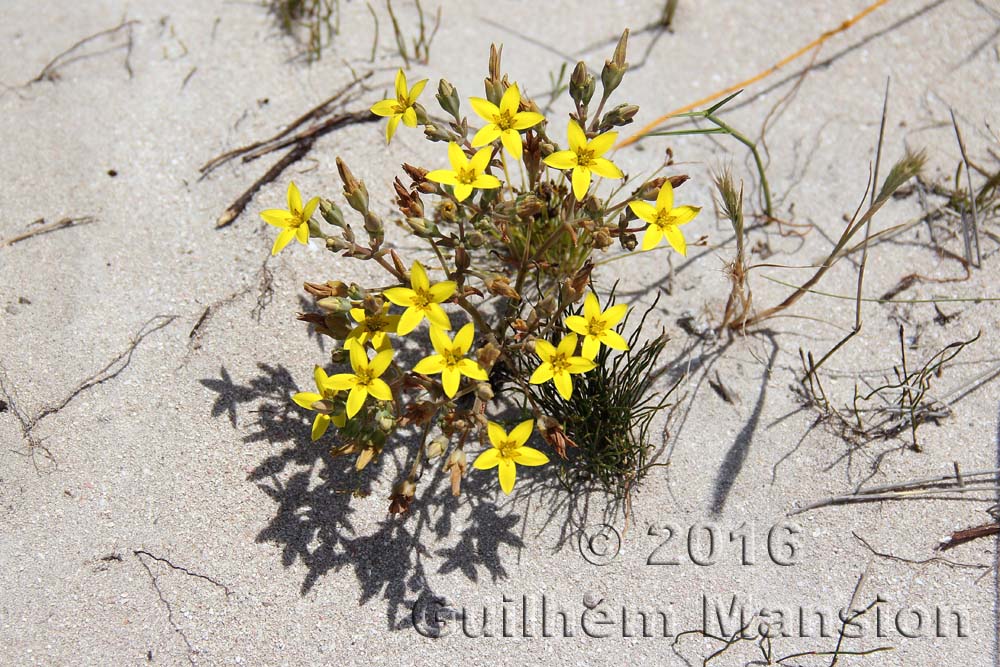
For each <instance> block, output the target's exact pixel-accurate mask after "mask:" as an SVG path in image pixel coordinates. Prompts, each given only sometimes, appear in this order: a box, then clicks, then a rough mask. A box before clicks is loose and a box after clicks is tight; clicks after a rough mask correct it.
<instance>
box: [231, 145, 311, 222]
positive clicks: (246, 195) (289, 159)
mask: <svg viewBox="0 0 1000 667" xmlns="http://www.w3.org/2000/svg"><path fill="white" fill-rule="evenodd" d="M314 141H315V140H309V141H303V142H302V143H300V144H299V145H298V146H296V147H295V148H294V149H292V150H290V151H288V153H286V154H285V155H284V156H283V157H282V158H281V159H280V160H278V161H277V162H275V163H274V165H273V166H272V167H271V168H270V169H268V170H267V171H266V172H264V175H263V176H261V177H260V178H258V179H257V180H256V181H254V182H253V184H252V185H251V186H250V187H249V188H247V189H246V190H245V191H244V192H243V194H241V195H240V196H239V197H237V198H236V201H234V202H233V203H232V204H230V205H229V208H227V209H226V210H225V211H223V212H222V215H220V216H219V218H218V219H217V220H216V221H215V228H216V229H219V228H220V227H226V226H228V225H231V224H232V223H233V221H234V220H236V218H238V217H239V216H240V213H242V212H243V210H244V209H246V207H247V204H249V203H250V200H251V199H253V196H254V195H255V194H257V191H258V190H260V189H261V188H262V187H264V186H265V185H267V184H268V183H270V182H271V181H273V180H275V179H276V178H278V176H281V173H282V172H283V171H285V169H288V167H290V166H291V165H292V164H294V163H296V162H298V161H299V160H301V159H302V158H304V157H305V156H306V153H308V152H309V149H311V148H312V146H313V142H314Z"/></svg>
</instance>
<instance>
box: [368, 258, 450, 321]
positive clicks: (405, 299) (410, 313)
mask: <svg viewBox="0 0 1000 667" xmlns="http://www.w3.org/2000/svg"><path fill="white" fill-rule="evenodd" d="M456 288H457V285H456V284H455V281H454V280H445V281H442V282H439V283H435V284H434V285H431V281H430V280H429V279H428V278H427V272H426V271H425V270H424V267H423V265H422V264H421V263H420V262H414V263H413V268H412V269H411V270H410V286H409V287H390V288H389V289H387V290H385V291H384V292H382V295H383V296H384V297H385V298H386V299H388V300H389V301H391V302H392V303H394V304H396V305H397V306H402V307H404V308H406V310H404V311H403V314H402V315H401V316H400V318H399V324H398V326H397V328H396V333H397V334H399V335H400V336H405V335H406V334H408V333H410V332H411V331H413V330H414V329H416V328H417V325H418V324H420V322H421V321H422V320H423V319H424V318H425V317H426V318H427V321H428V322H430V323H431V324H433V325H435V326H439V327H441V328H442V329H451V321H450V320H449V319H448V313H446V312H444V308H442V307H441V303H442V302H444V301H447V300H448V299H450V298H451V295H452V294H454V293H455V289H456Z"/></svg>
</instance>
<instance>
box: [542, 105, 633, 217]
mask: <svg viewBox="0 0 1000 667" xmlns="http://www.w3.org/2000/svg"><path fill="white" fill-rule="evenodd" d="M567 134H568V136H569V150H568V151H557V152H555V153H553V154H552V155H550V156H548V157H547V158H545V160H544V162H545V164H547V165H549V166H550V167H553V168H555V169H572V170H573V195H574V196H576V200H577V201H582V200H583V198H584V197H586V196H587V190H588V189H589V188H590V173H591V172H593V173H595V174H597V175H598V176H604V177H605V178H622V177H623V176H624V174H623V173H622V170H621V169H619V168H618V167H616V166H615V164H614V163H613V162H612V161H611V160H609V159H607V158H605V157H601V156H602V155H604V154H605V153H607V152H608V151H609V150H611V147H612V146H614V144H615V139H616V138H617V137H618V133H617V132H605V133H604V134H599V135H597V136H596V137H594V138H593V139H591V140H590V141H587V135H586V133H584V131H583V128H582V127H580V124H579V123H577V122H576V121H575V120H571V121H570V122H569V128H568V130H567Z"/></svg>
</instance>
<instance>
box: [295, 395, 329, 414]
mask: <svg viewBox="0 0 1000 667" xmlns="http://www.w3.org/2000/svg"><path fill="white" fill-rule="evenodd" d="M322 400H323V396H321V395H320V394H317V393H316V392H314V391H300V392H299V393H297V394H294V395H293V396H292V401H293V402H294V403H295V405H297V406H299V407H300V408H305V409H306V410H312V409H313V403H315V402H316V401H322Z"/></svg>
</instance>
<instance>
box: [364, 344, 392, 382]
mask: <svg viewBox="0 0 1000 667" xmlns="http://www.w3.org/2000/svg"><path fill="white" fill-rule="evenodd" d="M392 355H393V351H392V350H382V351H381V352H379V353H378V354H376V355H375V358H374V359H372V360H371V362H370V363H369V364H368V369H369V370H370V371H371V372H372V375H374V376H375V377H378V376H379V375H382V373H385V371H386V369H388V368H389V364H391V363H392Z"/></svg>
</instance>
